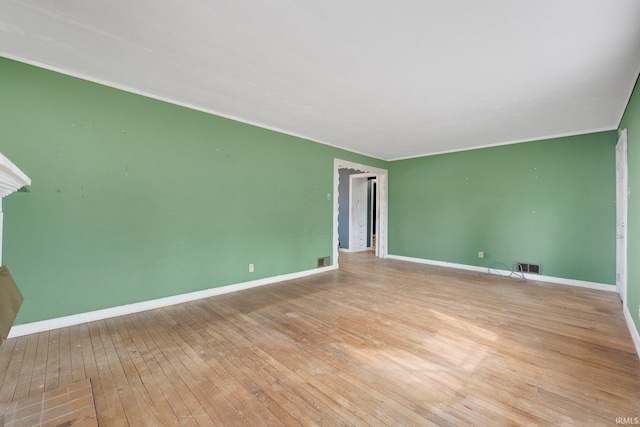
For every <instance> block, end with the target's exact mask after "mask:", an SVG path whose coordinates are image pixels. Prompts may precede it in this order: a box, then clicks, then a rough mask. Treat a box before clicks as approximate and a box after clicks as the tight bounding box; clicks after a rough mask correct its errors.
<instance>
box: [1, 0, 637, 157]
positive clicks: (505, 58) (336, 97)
mask: <svg viewBox="0 0 640 427" xmlns="http://www.w3.org/2000/svg"><path fill="white" fill-rule="evenodd" d="M0 56H4V57H7V58H12V59H17V60H20V61H23V62H27V63H32V64H36V65H39V66H42V67H45V68H50V69H54V70H57V71H62V72H64V73H67V74H70V75H74V76H79V77H82V78H85V79H88V80H92V81H96V82H99V83H104V84H107V85H110V86H114V87H118V88H122V89H126V90H129V91H132V92H136V93H141V94H144V95H148V96H151V97H154V98H159V99H163V100H168V101H170V102H174V103H177V104H181V105H186V106H189V107H192V108H196V109H199V110H204V111H208V112H212V113H215V114H218V115H221V116H225V117H231V118H235V119H237V120H240V121H243V122H247V123H252V124H256V125H258V126H262V127H266V128H269V129H275V130H278V131H281V132H284V133H288V134H292V135H298V136H302V137H305V138H308V139H311V140H314V141H318V142H322V143H325V144H329V145H333V146H338V147H342V148H346V149H348V150H351V151H355V152H359V153H365V154H368V155H371V156H374V157H377V158H381V159H387V160H389V159H398V158H405V157H414V156H419V155H424V154H434V153H440V152H449V151H457V150H464V149H469V148H476V147H481V146H489V145H499V144H506V143H513V142H522V141H527V140H533V139H541V138H546V137H553V136H560V135H571V134H577V133H586V132H591V131H597V130H606V129H615V128H616V127H617V126H618V124H619V122H620V118H621V116H622V114H623V112H624V108H625V106H626V104H627V101H628V99H629V96H630V94H631V90H632V88H633V85H634V83H635V80H636V77H637V76H638V71H639V69H640V1H638V0H520V1H513V0H483V1H477V0H446V1H445V0H440V1H436V0H399V1H372V0H350V1H344V0H341V1H337V0H325V1H313V0H273V1H261V0H252V1H249V0H228V1H221V0H180V1H177V0H175V1H162V2H158V1H157V0H135V1H131V0H111V1H97V0H94V1H88V0H1V1H0Z"/></svg>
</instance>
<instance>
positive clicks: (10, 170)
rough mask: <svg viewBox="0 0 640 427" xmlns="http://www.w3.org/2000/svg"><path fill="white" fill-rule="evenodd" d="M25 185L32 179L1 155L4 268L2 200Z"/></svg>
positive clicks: (0, 238)
mask: <svg viewBox="0 0 640 427" xmlns="http://www.w3.org/2000/svg"><path fill="white" fill-rule="evenodd" d="M25 185H31V178H29V177H28V176H27V175H26V174H25V173H24V172H22V171H21V170H20V168H18V167H17V166H16V165H14V164H13V162H12V161H11V160H9V159H7V158H6V157H5V156H4V155H3V154H2V153H0V266H2V230H3V223H4V214H3V213H2V198H3V197H5V196H8V195H9V194H11V193H14V192H16V191H18V190H19V189H20V188H21V187H24V186H25Z"/></svg>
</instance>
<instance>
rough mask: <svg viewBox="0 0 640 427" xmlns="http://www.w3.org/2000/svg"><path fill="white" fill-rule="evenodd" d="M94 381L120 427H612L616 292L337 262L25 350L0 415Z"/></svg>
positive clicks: (627, 365) (616, 382)
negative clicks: (7, 407) (26, 400)
mask: <svg viewBox="0 0 640 427" xmlns="http://www.w3.org/2000/svg"><path fill="white" fill-rule="evenodd" d="M87 378H90V379H91V380H92V384H93V390H94V398H95V406H96V413H97V416H98V421H99V422H100V424H101V425H105V426H145V425H148V426H155V425H166V426H200V427H205V426H228V425H234V426H235V425H247V426H302V425H304V426H306V425H327V426H343V425H356V426H360V425H375V426H383V425H421V426H423V425H424V426H426V425H437V426H468V425H568V426H570V425H574V426H581V425H615V422H616V418H618V417H631V418H633V417H640V360H639V359H638V355H637V354H636V353H635V348H634V346H633V343H632V341H631V337H630V335H629V332H628V330H627V329H626V323H625V320H624V316H623V315H622V307H621V305H620V302H619V300H618V297H617V295H615V294H613V293H610V292H603V291H595V290H590V289H581V288H576V287H569V286H561V285H553V284H548V283H536V282H532V281H528V282H524V283H520V282H516V281H513V280H504V279H502V278H498V277H490V276H481V275H479V274H477V273H473V272H468V271H457V270H452V269H447V268H443V267H433V266H427V265H419V264H411V263H406V262H401V261H395V260H381V259H377V258H375V257H373V256H371V255H370V254H367V253H364V254H342V253H341V255H340V270H339V271H335V272H329V273H323V274H320V275H315V276H309V277H306V278H302V279H297V280H293V281H289V282H284V283H279V284H273V285H269V286H264V287H260V288H254V289H250V290H246V291H241V292H235V293H232V294H225V295H220V296H217V297H213V298H208V299H204V300H199V301H193V302H190V303H185V304H180V305H176V306H172V307H166V308H162V309H157V310H152V311H148V312H143V313H137V314H132V315H128V316H122V317H117V318H112V319H106V320H101V321H97V322H92V323H89V324H84V325H77V326H72V327H68V328H62V329H60V330H56V331H49V332H44V333H40V334H35V335H31V336H27V337H19V338H12V339H10V340H7V341H5V343H4V344H3V345H2V347H0V403H6V402H11V401H13V400H15V399H19V398H23V397H29V396H34V395H37V394H39V393H43V392H44V391H46V390H47V389H53V388H56V387H61V386H65V385H67V384H70V383H72V382H75V381H80V380H84V379H87Z"/></svg>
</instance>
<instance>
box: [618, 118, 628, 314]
mask: <svg viewBox="0 0 640 427" xmlns="http://www.w3.org/2000/svg"><path fill="white" fill-rule="evenodd" d="M628 205H629V168H628V145H627V129H622V130H621V131H620V132H619V136H618V142H617V143H616V289H617V291H618V294H620V299H621V300H622V304H626V303H627V275H628V266H627V263H628V255H627V254H628V252H629V250H628V241H629V239H628V233H627V229H628V228H627V224H628V217H629V213H628V211H629V208H628Z"/></svg>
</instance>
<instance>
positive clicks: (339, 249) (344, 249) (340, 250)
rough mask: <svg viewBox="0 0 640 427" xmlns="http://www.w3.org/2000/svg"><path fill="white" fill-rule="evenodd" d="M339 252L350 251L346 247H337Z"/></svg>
mask: <svg viewBox="0 0 640 427" xmlns="http://www.w3.org/2000/svg"><path fill="white" fill-rule="evenodd" d="M338 251H339V252H350V251H349V249H348V248H338Z"/></svg>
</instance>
